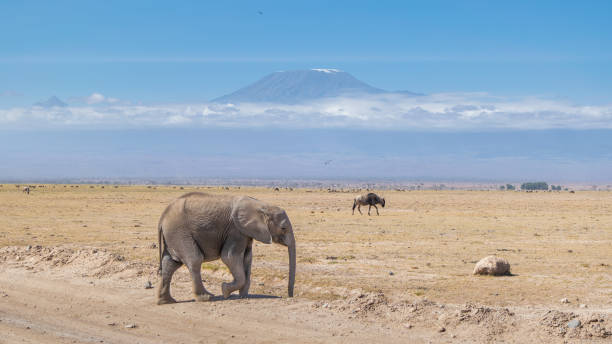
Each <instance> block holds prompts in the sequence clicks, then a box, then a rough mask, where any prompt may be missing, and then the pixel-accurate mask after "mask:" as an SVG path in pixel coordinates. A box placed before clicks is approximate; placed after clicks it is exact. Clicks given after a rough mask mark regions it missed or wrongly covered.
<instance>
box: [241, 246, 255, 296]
mask: <svg viewBox="0 0 612 344" xmlns="http://www.w3.org/2000/svg"><path fill="white" fill-rule="evenodd" d="M252 262H253V240H250V242H249V244H248V245H247V248H246V251H245V252H244V278H245V281H244V286H242V288H240V297H247V296H249V288H250V287H251V263H252Z"/></svg>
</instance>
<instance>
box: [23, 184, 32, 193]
mask: <svg viewBox="0 0 612 344" xmlns="http://www.w3.org/2000/svg"><path fill="white" fill-rule="evenodd" d="M23 192H25V193H27V194H28V195H29V194H30V187H29V186H26V187H24V188H23Z"/></svg>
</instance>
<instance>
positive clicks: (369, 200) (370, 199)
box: [353, 192, 385, 215]
mask: <svg viewBox="0 0 612 344" xmlns="http://www.w3.org/2000/svg"><path fill="white" fill-rule="evenodd" d="M377 204H380V205H382V207H383V208H384V207H385V199H384V198H382V197H379V196H378V195H377V194H375V193H373V192H370V193H369V194H367V195H361V196H359V197H357V198H355V200H354V201H353V215H355V207H357V210H358V211H359V214H362V215H363V213H362V212H361V206H362V205H368V215H370V209H372V207H374V208H375V209H376V215H380V214H379V213H378V207H377V206H376V205H377Z"/></svg>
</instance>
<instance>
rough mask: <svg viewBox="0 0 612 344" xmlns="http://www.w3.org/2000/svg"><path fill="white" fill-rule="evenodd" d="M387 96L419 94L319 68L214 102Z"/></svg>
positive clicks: (281, 75) (282, 75)
mask: <svg viewBox="0 0 612 344" xmlns="http://www.w3.org/2000/svg"><path fill="white" fill-rule="evenodd" d="M385 93H402V94H405V95H414V96H416V95H419V94H417V93H412V92H406V91H400V92H388V91H385V90H382V89H379V88H376V87H372V86H370V85H368V84H366V83H365V82H363V81H360V80H358V79H356V78H355V77H354V76H352V75H351V74H349V73H347V72H343V71H341V70H338V69H328V68H315V69H310V70H292V71H282V72H275V73H272V74H268V75H267V76H265V77H263V78H261V79H260V80H258V81H256V82H255V83H253V84H251V85H248V86H246V87H243V88H241V89H239V90H237V91H235V92H233V93H230V94H227V95H224V96H222V97H219V98H216V99H213V100H212V102H215V103H287V104H294V103H302V102H306V101H310V100H315V99H320V98H328V97H339V96H349V97H351V96H353V97H355V96H363V95H376V94H385Z"/></svg>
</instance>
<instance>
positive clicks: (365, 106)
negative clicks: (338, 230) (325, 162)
mask: <svg viewBox="0 0 612 344" xmlns="http://www.w3.org/2000/svg"><path fill="white" fill-rule="evenodd" d="M85 103H86V104H88V105H85V106H69V107H65V108H40V107H28V108H11V109H0V124H1V125H2V127H4V128H20V127H36V128H57V127H98V126H106V127H110V128H132V127H142V126H145V127H168V126H171V127H181V126H182V127H215V126H221V127H269V126H277V127H291V128H330V127H336V128H351V127H354V128H377V129H441V130H474V129H496V128H510V129H553V128H567V129H594V128H612V105H597V106H592V105H575V104H571V103H568V102H567V101H563V100H556V99H549V98H541V97H532V98H520V99H511V98H503V97H494V96H490V95H488V94H485V93H467V94H466V93H453V94H450V93H449V94H433V95H428V96H418V97H414V96H407V95H403V94H385V95H378V96H367V97H363V98H342V97H340V98H329V99H323V100H319V101H316V102H310V103H305V104H297V105H287V104H260V103H245V104H236V105H234V104H214V103H202V104H168V105H129V104H124V103H120V102H119V101H118V100H116V99H113V98H108V97H105V96H103V95H101V94H98V93H94V94H92V95H90V96H89V97H87V98H86V99H85ZM93 105H95V106H93Z"/></svg>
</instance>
